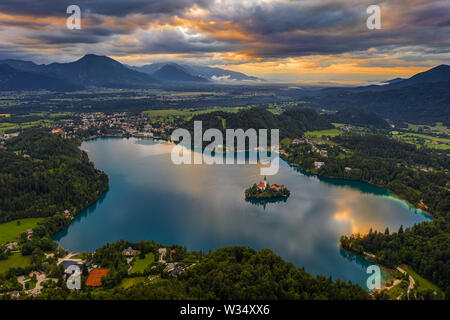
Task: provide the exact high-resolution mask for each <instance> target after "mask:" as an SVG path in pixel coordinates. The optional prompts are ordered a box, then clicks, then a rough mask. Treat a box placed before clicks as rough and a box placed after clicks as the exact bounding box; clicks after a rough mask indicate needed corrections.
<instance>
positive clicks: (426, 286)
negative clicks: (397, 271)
mask: <svg viewBox="0 0 450 320" xmlns="http://www.w3.org/2000/svg"><path fill="white" fill-rule="evenodd" d="M402 268H404V270H405V271H406V272H408V273H409V275H410V276H411V277H413V278H414V281H415V282H416V285H415V289H417V290H418V291H421V290H433V291H436V292H437V293H441V294H442V291H441V289H439V288H438V287H437V286H436V285H434V284H433V283H431V282H430V281H428V280H427V279H425V278H423V277H422V276H420V275H419V274H417V273H416V272H415V271H414V270H413V269H411V268H410V267H408V266H402Z"/></svg>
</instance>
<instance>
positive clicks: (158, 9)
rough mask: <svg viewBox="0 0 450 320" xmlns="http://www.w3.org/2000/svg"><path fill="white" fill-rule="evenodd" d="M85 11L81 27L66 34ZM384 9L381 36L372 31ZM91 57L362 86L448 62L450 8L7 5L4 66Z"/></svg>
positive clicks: (271, 2)
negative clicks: (73, 17) (375, 14)
mask: <svg viewBox="0 0 450 320" xmlns="http://www.w3.org/2000/svg"><path fill="white" fill-rule="evenodd" d="M72 4H75V5H78V6H79V7H80V8H81V13H82V29H81V30H68V29H67V27H66V20H67V17H68V15H67V13H66V9H67V7H68V6H69V5H72ZM369 5H379V6H380V7H381V27H382V29H381V30H369V29H368V28H367V26H366V20H367V18H368V16H369V15H368V14H367V12H366V10H367V7H368V6H369ZM86 53H94V54H100V55H108V56H110V57H113V58H115V59H117V60H119V61H121V62H123V63H127V64H133V65H143V64H147V63H152V62H160V61H183V62H188V63H198V64H205V65H213V66H218V67H223V68H227V69H232V70H235V71H241V72H244V73H247V74H249V75H254V76H259V77H263V78H266V79H269V80H277V81H286V82H298V83H339V84H342V83H345V84H359V83H368V82H370V81H375V80H384V79H390V78H394V77H397V76H400V77H407V76H411V75H413V74H415V73H417V72H420V71H424V70H426V69H428V68H430V67H433V66H435V65H438V64H442V63H446V64H450V0H387V1H378V0H335V1H331V0H1V1H0V59H2V58H18V59H27V60H32V61H35V62H37V63H49V62H54V61H57V62H68V61H73V60H76V59H78V58H80V57H81V56H83V55H84V54H86Z"/></svg>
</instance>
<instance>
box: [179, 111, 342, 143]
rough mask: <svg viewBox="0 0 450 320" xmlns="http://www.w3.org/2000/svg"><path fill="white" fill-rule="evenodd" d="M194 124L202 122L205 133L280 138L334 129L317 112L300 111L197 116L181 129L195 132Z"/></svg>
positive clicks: (246, 112)
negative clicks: (271, 133) (262, 132)
mask: <svg viewBox="0 0 450 320" xmlns="http://www.w3.org/2000/svg"><path fill="white" fill-rule="evenodd" d="M194 121H202V125H203V129H204V130H206V129H210V128H216V129H219V130H221V131H224V130H225V129H243V130H244V131H245V130H248V129H255V130H258V129H268V130H270V129H279V130H280V138H281V139H282V138H285V137H300V136H302V134H303V133H304V132H305V131H311V130H325V129H330V128H334V127H333V125H332V124H330V123H329V122H328V121H327V120H326V119H325V118H323V117H322V116H320V115H319V114H318V113H317V112H316V111H315V110H314V109H310V108H297V109H291V110H286V111H284V112H283V113H282V114H280V115H275V114H273V113H272V112H270V111H268V110H266V109H262V108H251V109H247V110H242V111H239V112H237V113H228V112H211V113H208V114H201V115H196V116H194V117H193V118H192V119H191V120H189V121H188V122H186V123H185V124H184V125H183V126H182V127H183V128H187V129H188V130H191V131H193V128H194Z"/></svg>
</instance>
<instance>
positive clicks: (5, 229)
mask: <svg viewBox="0 0 450 320" xmlns="http://www.w3.org/2000/svg"><path fill="white" fill-rule="evenodd" d="M44 219H45V218H27V219H20V220H13V221H10V222H6V223H2V224H0V244H5V243H7V242H14V241H16V240H17V239H16V238H17V237H19V236H20V234H21V233H24V232H27V230H28V229H33V228H34V227H36V226H37V223H38V222H40V221H43V220H44ZM19 221H20V224H18V222H19Z"/></svg>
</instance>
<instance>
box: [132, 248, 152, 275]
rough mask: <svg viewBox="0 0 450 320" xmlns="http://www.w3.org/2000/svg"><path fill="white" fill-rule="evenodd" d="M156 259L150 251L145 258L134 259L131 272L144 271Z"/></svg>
mask: <svg viewBox="0 0 450 320" xmlns="http://www.w3.org/2000/svg"><path fill="white" fill-rule="evenodd" d="M154 261H155V257H154V256H153V253H148V254H147V255H146V256H145V259H140V258H139V257H136V258H135V260H134V264H133V268H132V269H131V274H133V273H141V272H144V270H145V268H147V266H148V265H149V264H151V263H152V262H154Z"/></svg>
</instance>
